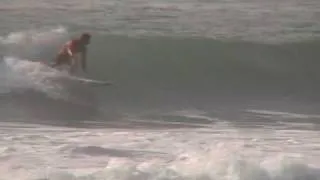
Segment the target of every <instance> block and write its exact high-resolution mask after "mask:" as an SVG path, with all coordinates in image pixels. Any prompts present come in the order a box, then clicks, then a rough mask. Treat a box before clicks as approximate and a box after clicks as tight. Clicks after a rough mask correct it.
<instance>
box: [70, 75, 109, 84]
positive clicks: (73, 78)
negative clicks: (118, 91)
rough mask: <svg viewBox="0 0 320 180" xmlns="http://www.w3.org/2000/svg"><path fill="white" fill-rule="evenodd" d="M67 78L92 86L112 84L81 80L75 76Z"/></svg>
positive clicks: (86, 79)
mask: <svg viewBox="0 0 320 180" xmlns="http://www.w3.org/2000/svg"><path fill="white" fill-rule="evenodd" d="M68 78H70V79H72V80H75V81H79V82H81V83H85V84H92V85H104V86H107V85H111V84H112V83H111V82H109V81H99V80H94V79H88V78H81V77H76V76H68Z"/></svg>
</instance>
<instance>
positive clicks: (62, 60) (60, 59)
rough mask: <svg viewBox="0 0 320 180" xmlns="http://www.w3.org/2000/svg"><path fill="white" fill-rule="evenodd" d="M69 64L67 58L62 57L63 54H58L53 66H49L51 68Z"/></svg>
mask: <svg viewBox="0 0 320 180" xmlns="http://www.w3.org/2000/svg"><path fill="white" fill-rule="evenodd" d="M68 62H69V57H68V56H66V55H64V54H58V55H57V57H56V58H55V59H54V60H53V64H51V67H53V68H54V67H57V66H60V65H62V64H66V63H67V64H68Z"/></svg>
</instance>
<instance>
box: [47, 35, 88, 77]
mask: <svg viewBox="0 0 320 180" xmlns="http://www.w3.org/2000/svg"><path fill="white" fill-rule="evenodd" d="M90 39H91V35H90V34H89V33H83V34H81V36H80V37H79V38H77V39H72V40H70V41H68V42H66V43H65V44H64V45H63V46H62V48H61V50H60V51H59V53H58V54H57V56H56V58H55V59H54V62H53V64H52V65H51V66H52V67H57V66H60V65H63V64H66V65H68V66H70V73H73V72H74V69H75V68H76V65H77V64H78V62H79V61H80V60H81V67H82V70H83V71H84V72H85V71H86V60H87V45H89V44H90ZM78 55H80V59H79V56H78Z"/></svg>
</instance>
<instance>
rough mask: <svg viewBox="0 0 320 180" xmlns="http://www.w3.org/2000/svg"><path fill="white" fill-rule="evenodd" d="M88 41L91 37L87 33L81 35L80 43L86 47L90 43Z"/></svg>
mask: <svg viewBox="0 0 320 180" xmlns="http://www.w3.org/2000/svg"><path fill="white" fill-rule="evenodd" d="M90 39H91V35H90V34H89V33H83V34H81V36H80V41H81V42H82V43H83V44H84V45H88V44H89V43H90Z"/></svg>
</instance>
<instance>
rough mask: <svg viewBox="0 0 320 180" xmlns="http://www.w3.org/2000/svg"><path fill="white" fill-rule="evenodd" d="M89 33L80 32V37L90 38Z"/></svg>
mask: <svg viewBox="0 0 320 180" xmlns="http://www.w3.org/2000/svg"><path fill="white" fill-rule="evenodd" d="M90 38H91V35H90V34H89V33H82V34H81V36H80V39H90Z"/></svg>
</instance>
